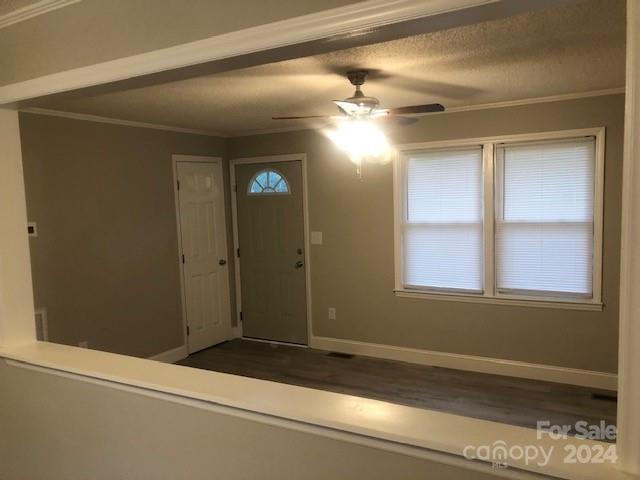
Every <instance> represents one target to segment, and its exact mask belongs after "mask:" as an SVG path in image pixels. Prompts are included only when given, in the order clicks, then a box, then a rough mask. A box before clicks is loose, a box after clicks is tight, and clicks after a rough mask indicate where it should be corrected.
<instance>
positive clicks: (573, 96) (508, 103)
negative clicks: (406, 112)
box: [417, 87, 624, 116]
mask: <svg viewBox="0 0 640 480" xmlns="http://www.w3.org/2000/svg"><path fill="white" fill-rule="evenodd" d="M623 93H624V87H619V88H607V89H604V90H592V91H589V92H575V93H561V94H558V95H549V96H546V97H531V98H521V99H517V100H505V101H503V102H492V103H480V104H475V105H464V106H460V107H451V108H447V109H446V110H445V111H444V112H431V113H422V114H419V115H417V116H425V115H442V114H444V113H458V112H471V111H474V110H487V109H491V108H508V107H520V106H522V105H534V104H536V103H550V102H564V101H568V100H578V99H581V98H590V97H602V96H606V95H619V94H623Z"/></svg>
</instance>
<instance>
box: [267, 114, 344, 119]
mask: <svg viewBox="0 0 640 480" xmlns="http://www.w3.org/2000/svg"><path fill="white" fill-rule="evenodd" d="M305 118H327V119H332V118H336V116H335V115H333V116H332V115H303V116H299V117H271V120H304V119H305ZM340 118H341V117H340Z"/></svg>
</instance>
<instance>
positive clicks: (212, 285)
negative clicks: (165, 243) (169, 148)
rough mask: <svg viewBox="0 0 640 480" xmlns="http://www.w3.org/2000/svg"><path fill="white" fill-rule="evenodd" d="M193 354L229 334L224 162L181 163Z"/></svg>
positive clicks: (180, 205) (182, 222) (180, 201)
mask: <svg viewBox="0 0 640 480" xmlns="http://www.w3.org/2000/svg"><path fill="white" fill-rule="evenodd" d="M177 175H178V208H179V212H178V215H179V224H180V237H181V247H182V259H181V260H182V275H183V285H184V299H183V300H184V302H185V310H186V317H187V318H186V320H187V334H188V337H187V338H188V349H189V353H192V352H196V351H198V350H202V349H203V348H207V347H210V346H211V345H215V344H216V343H220V342H223V341H225V340H228V339H229V338H230V333H231V323H230V313H229V276H228V264H227V240H226V229H225V218H224V195H223V189H222V168H221V165H220V163H218V162H216V163H211V162H191V161H178V162H177Z"/></svg>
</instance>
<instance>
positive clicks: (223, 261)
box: [218, 258, 227, 265]
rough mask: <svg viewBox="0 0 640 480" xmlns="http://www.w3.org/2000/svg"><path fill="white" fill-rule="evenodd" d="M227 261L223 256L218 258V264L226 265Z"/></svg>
mask: <svg viewBox="0 0 640 480" xmlns="http://www.w3.org/2000/svg"><path fill="white" fill-rule="evenodd" d="M226 264H227V261H226V260H225V259H224V258H221V259H220V260H218V265H226Z"/></svg>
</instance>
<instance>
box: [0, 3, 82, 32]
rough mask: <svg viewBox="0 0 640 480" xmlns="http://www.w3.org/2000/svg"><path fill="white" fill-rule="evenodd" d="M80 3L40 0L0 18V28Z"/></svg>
mask: <svg viewBox="0 0 640 480" xmlns="http://www.w3.org/2000/svg"><path fill="white" fill-rule="evenodd" d="M80 1H81V0H40V1H39V2H36V3H32V4H31V5H27V6H26V7H22V8H19V9H17V10H13V11H12V12H9V13H5V14H4V15H2V16H0V28H5V27H8V26H9V25H14V24H16V23H18V22H24V21H25V20H29V19H30V18H33V17H37V16H38V15H42V14H45V13H48V12H52V11H53V10H58V9H59V8H63V7H67V6H69V5H73V4H74V3H78V2H80Z"/></svg>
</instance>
